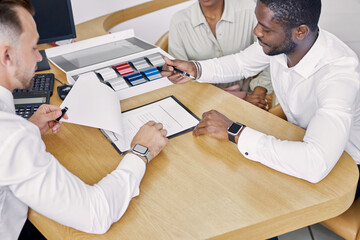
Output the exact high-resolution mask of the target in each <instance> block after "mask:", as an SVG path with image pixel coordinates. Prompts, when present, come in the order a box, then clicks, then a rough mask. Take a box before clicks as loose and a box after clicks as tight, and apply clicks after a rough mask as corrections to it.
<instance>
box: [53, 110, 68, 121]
mask: <svg viewBox="0 0 360 240" xmlns="http://www.w3.org/2000/svg"><path fill="white" fill-rule="evenodd" d="M67 110H68V108H67V107H64V108H63V109H61V116H60V117H58V118H57V119H56V120H55V121H56V122H58V121H60V119H61V118H62V117H63V116H64V115H65V113H66V111H67Z"/></svg>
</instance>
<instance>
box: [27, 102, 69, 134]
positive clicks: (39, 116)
mask: <svg viewBox="0 0 360 240" xmlns="http://www.w3.org/2000/svg"><path fill="white" fill-rule="evenodd" d="M61 114H62V112H61V109H60V108H59V107H57V106H53V105H48V104H43V105H41V106H40V107H39V109H38V110H36V112H35V113H34V114H33V115H32V116H31V117H30V118H29V121H30V122H32V123H34V124H35V125H36V126H38V127H39V129H40V132H41V134H44V133H46V132H47V131H48V130H49V129H52V132H53V133H55V134H56V133H58V132H59V131H60V128H61V125H62V123H61V122H56V121H55V119H57V118H58V117H60V116H61ZM63 118H65V119H67V118H68V117H67V115H66V114H65V115H64V116H63Z"/></svg>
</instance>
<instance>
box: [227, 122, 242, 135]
mask: <svg viewBox="0 0 360 240" xmlns="http://www.w3.org/2000/svg"><path fill="white" fill-rule="evenodd" d="M241 127H242V125H240V124H237V123H233V124H231V126H230V127H229V129H228V132H230V133H234V134H237V133H238V132H239V130H240V129H241Z"/></svg>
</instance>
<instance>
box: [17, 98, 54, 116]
mask: <svg viewBox="0 0 360 240" xmlns="http://www.w3.org/2000/svg"><path fill="white" fill-rule="evenodd" d="M49 102H50V92H24V93H22V94H17V95H16V97H14V103H15V112H16V114H17V115H19V116H22V117H24V118H29V117H31V116H32V115H33V114H34V112H36V110H37V109H38V108H39V107H40V105H41V104H44V103H47V104H48V103H49Z"/></svg>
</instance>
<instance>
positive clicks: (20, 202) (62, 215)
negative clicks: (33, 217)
mask: <svg viewBox="0 0 360 240" xmlns="http://www.w3.org/2000/svg"><path fill="white" fill-rule="evenodd" d="M0 133H1V134H0V239H4V240H7V239H17V238H18V236H19V234H20V231H21V229H22V227H23V225H24V223H25V220H26V218H27V212H28V206H29V207H31V208H32V209H34V210H35V211H37V212H39V213H41V214H43V215H44V216H46V217H48V218H50V219H52V220H54V221H56V222H59V223H61V224H63V225H66V226H69V227H72V228H75V229H78V230H80V231H84V232H89V233H104V232H106V231H107V230H108V229H109V227H110V226H111V224H112V223H114V222H116V221H118V220H119V219H120V217H121V216H122V215H123V214H124V212H125V211H126V209H127V207H128V205H129V202H130V200H131V199H132V198H133V197H135V196H137V195H138V194H139V185H140V181H141V179H142V177H143V175H144V173H145V164H144V162H143V161H142V160H141V159H140V158H139V157H137V156H135V155H133V154H127V155H126V156H125V157H124V158H123V159H122V160H121V162H120V164H119V165H118V167H117V168H116V169H115V170H114V171H113V172H111V173H110V174H108V175H107V176H106V177H104V178H103V179H102V180H101V181H100V182H99V183H98V184H95V185H93V186H90V185H88V184H85V183H84V182H83V181H81V180H80V179H79V178H78V177H76V176H75V175H73V174H72V173H70V172H69V171H68V170H66V169H65V168H64V167H63V166H62V165H61V164H60V163H59V162H58V161H57V160H56V159H55V157H54V156H52V155H51V154H50V153H48V152H46V148H45V144H44V142H43V141H42V139H41V135H40V131H39V128H38V127H37V126H35V125H34V124H33V123H31V122H30V121H27V120H25V119H24V118H21V117H19V116H17V115H15V109H14V101H13V97H12V94H11V92H10V91H9V90H7V89H5V88H3V87H1V86H0ZM74 161H76V159H74Z"/></svg>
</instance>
